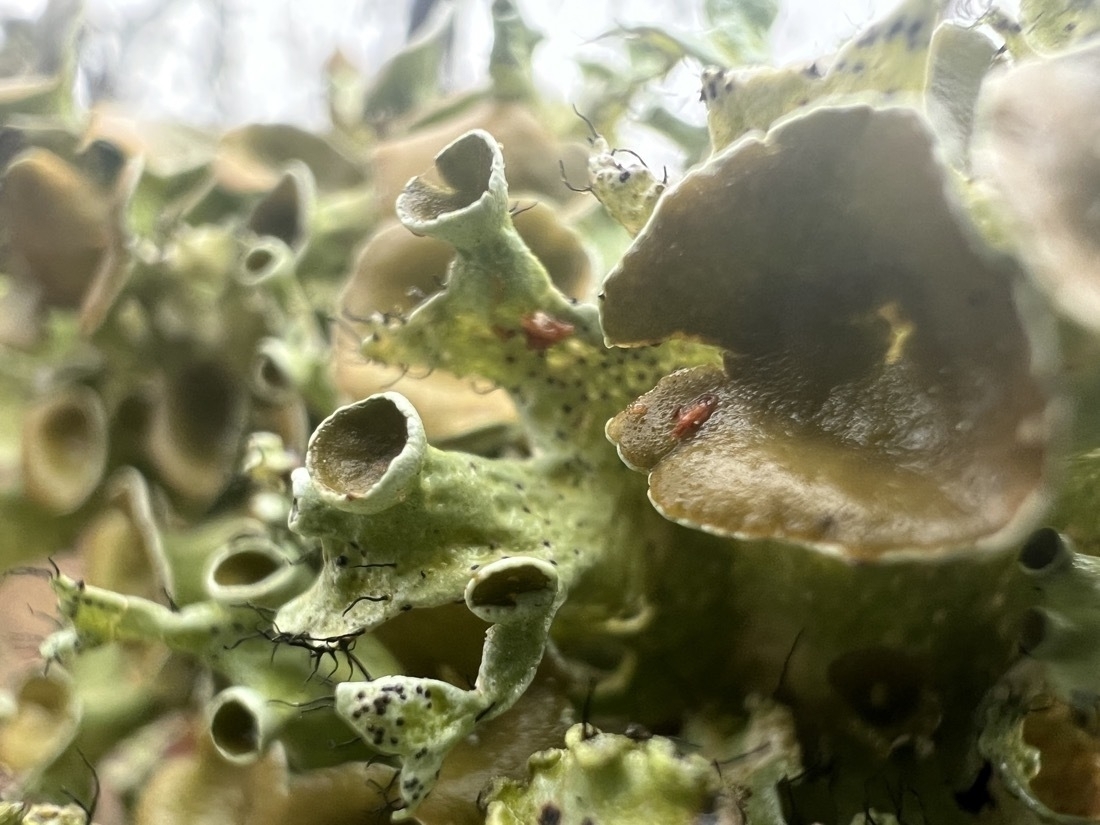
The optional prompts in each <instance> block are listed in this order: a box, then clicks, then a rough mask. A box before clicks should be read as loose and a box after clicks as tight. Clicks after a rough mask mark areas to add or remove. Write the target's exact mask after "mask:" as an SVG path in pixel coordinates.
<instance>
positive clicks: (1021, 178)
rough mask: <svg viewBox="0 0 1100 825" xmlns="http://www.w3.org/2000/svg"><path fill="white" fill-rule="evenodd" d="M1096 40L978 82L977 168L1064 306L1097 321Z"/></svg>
mask: <svg viewBox="0 0 1100 825" xmlns="http://www.w3.org/2000/svg"><path fill="white" fill-rule="evenodd" d="M1098 142H1100V44H1098V43H1095V42H1093V43H1091V44H1086V45H1084V46H1082V47H1080V48H1078V49H1075V50H1073V51H1070V52H1065V53H1061V54H1058V55H1056V56H1053V57H1049V58H1045V59H1039V60H1031V61H1026V62H1023V63H1021V64H1019V65H1018V66H1016V67H1014V68H1012V69H1011V70H1008V71H1005V72H1002V73H1000V74H998V75H996V76H991V77H990V78H989V79H988V81H987V82H986V83H985V84H984V86H983V88H982V94H981V98H980V100H979V112H978V121H977V126H976V134H975V138H974V143H975V146H974V158H973V165H974V171H975V173H976V175H977V176H978V178H979V180H981V181H983V182H985V183H986V184H988V186H990V187H991V188H992V189H993V190H994V191H995V193H996V205H998V206H999V207H1001V208H1002V209H1003V212H1004V213H1005V216H1006V218H1007V220H1008V221H1009V223H1010V226H1011V238H1012V242H1013V243H1014V244H1015V245H1016V246H1017V248H1019V250H1020V254H1021V256H1022V257H1023V259H1024V260H1025V261H1026V262H1027V263H1028V264H1029V265H1030V267H1031V268H1032V271H1033V272H1034V274H1035V277H1036V279H1037V280H1038V282H1039V284H1040V286H1041V287H1042V288H1043V289H1044V290H1045V291H1046V292H1047V293H1048V294H1049V295H1050V296H1051V298H1052V299H1053V301H1054V303H1055V305H1056V306H1057V307H1058V309H1059V310H1060V311H1061V312H1063V313H1065V314H1066V315H1068V316H1069V317H1070V318H1072V319H1073V320H1074V321H1076V322H1077V323H1079V324H1083V325H1085V326H1086V327H1088V328H1089V329H1091V330H1093V331H1096V330H1097V329H1100V154H1098V153H1097V150H1096V147H1097V145H1098Z"/></svg>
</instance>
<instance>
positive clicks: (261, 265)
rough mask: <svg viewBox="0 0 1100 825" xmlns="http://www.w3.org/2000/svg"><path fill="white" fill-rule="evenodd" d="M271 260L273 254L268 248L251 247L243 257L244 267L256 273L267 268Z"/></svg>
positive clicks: (273, 256) (273, 257) (273, 258)
mask: <svg viewBox="0 0 1100 825" xmlns="http://www.w3.org/2000/svg"><path fill="white" fill-rule="evenodd" d="M273 260H275V255H274V253H273V252H272V251H271V250H270V249H253V250H252V251H251V252H249V253H248V254H247V255H246V256H245V258H244V268H245V269H247V270H248V271H249V272H251V273H252V274H253V275H256V274H259V273H261V272H263V271H264V270H265V269H267V268H268V267H269V266H270V265H271V262H272V261H273Z"/></svg>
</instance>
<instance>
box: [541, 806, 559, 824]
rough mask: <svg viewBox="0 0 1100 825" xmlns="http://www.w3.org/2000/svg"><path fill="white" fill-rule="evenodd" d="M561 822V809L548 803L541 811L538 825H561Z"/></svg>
mask: <svg viewBox="0 0 1100 825" xmlns="http://www.w3.org/2000/svg"><path fill="white" fill-rule="evenodd" d="M560 822H561V808H559V807H557V806H556V805H553V804H551V803H550V802H547V803H546V804H545V805H543V806H542V810H541V811H539V821H538V825H559V823H560Z"/></svg>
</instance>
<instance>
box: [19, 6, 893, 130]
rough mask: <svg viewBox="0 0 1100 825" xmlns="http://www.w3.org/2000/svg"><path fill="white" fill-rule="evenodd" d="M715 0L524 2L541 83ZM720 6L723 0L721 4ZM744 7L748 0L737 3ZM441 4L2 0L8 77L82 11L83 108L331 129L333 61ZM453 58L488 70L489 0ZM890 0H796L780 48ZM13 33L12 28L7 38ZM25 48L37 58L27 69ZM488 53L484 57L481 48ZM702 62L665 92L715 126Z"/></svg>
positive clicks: (371, 50) (53, 58)
mask: <svg viewBox="0 0 1100 825" xmlns="http://www.w3.org/2000/svg"><path fill="white" fill-rule="evenodd" d="M704 2H710V0H660V2H656V1H655V0H602V1H597V2H593V0H559V2H554V3H545V2H541V1H540V0H526V1H525V2H520V3H519V6H520V8H521V10H522V13H523V16H524V18H525V19H526V20H527V22H528V24H529V25H531V26H532V27H533V28H534V29H536V30H538V31H540V32H542V33H543V35H544V37H545V39H544V40H543V42H542V44H541V46H540V47H539V49H538V50H537V51H536V54H535V66H534V71H535V77H536V81H537V82H538V83H539V84H540V85H541V86H542V87H543V89H544V90H545V91H546V92H547V94H549V95H550V96H551V97H555V96H556V97H559V98H561V99H563V100H566V101H569V100H571V99H573V98H575V97H576V96H577V94H578V90H579V87H580V85H581V84H582V83H583V77H582V74H581V72H580V70H579V69H578V68H577V63H578V60H579V59H580V60H583V59H590V60H600V61H610V62H611V64H612V65H614V62H615V61H616V60H619V59H622V58H621V56H617V55H616V45H617V44H616V42H615V38H613V37H609V36H608V35H609V33H612V32H614V30H615V29H616V27H617V26H636V25H658V26H661V27H667V28H671V29H675V30H679V31H682V32H684V33H692V34H695V35H698V34H700V33H702V29H703V28H704V26H705V14H704V12H703V6H704ZM719 2H721V0H719ZM733 2H736V0H733ZM441 5H443V3H442V2H440V0H313V1H312V2H308V3H304V2H301V0H84V2H83V3H82V2H81V0H0V22H5V23H7V26H6V29H7V32H8V34H7V39H8V41H11V40H13V39H15V40H24V41H28V42H29V43H31V44H33V47H32V48H31V49H26V48H22V47H21V48H18V49H15V48H12V46H13V45H14V44H12V43H11V42H9V43H7V44H5V48H4V51H3V61H2V62H0V75H4V76H11V75H14V74H19V73H22V72H24V71H26V70H27V69H28V68H31V69H33V70H35V71H38V72H41V73H50V72H51V71H52V70H53V69H54V68H56V65H57V64H58V63H59V61H60V60H61V59H62V57H63V54H64V52H65V50H66V49H68V48H69V46H68V44H67V42H66V38H65V32H66V31H68V30H69V26H68V24H67V21H70V20H72V19H73V18H74V16H75V15H76V14H78V13H79V9H80V7H81V6H83V9H84V11H83V22H82V25H81V29H80V34H79V38H78V46H77V48H78V52H79V66H80V71H79V75H78V95H79V98H80V100H81V102H83V103H84V104H91V103H94V102H98V101H103V100H113V101H118V102H120V103H122V104H124V105H125V106H126V107H128V108H132V109H133V110H135V111H138V112H140V113H141V114H142V116H143V117H145V118H166V119H170V120H179V121H184V122H187V123H191V124H194V125H199V126H212V127H222V128H224V127H232V126H236V125H240V124H243V123H256V122H285V123H291V124H295V125H300V126H304V127H307V128H313V129H324V128H325V126H326V125H327V119H328V109H327V107H326V103H325V79H324V67H325V65H326V62H327V61H328V60H329V59H330V58H331V57H332V56H333V54H335V53H336V52H339V53H340V54H342V55H343V56H344V57H345V58H346V59H347V60H348V61H349V62H351V63H352V64H353V65H354V66H355V67H356V68H358V69H359V70H360V71H361V72H363V73H364V75H365V76H367V77H369V76H370V75H371V74H372V72H374V71H376V70H377V69H378V68H379V67H380V66H382V65H383V64H384V63H385V61H386V60H387V59H388V58H390V57H392V56H393V54H394V53H395V52H397V51H398V50H399V49H400V48H401V46H402V45H404V44H405V43H406V42H407V40H408V38H409V37H410V36H414V35H415V34H416V32H417V30H418V29H419V28H420V27H421V26H423V25H425V22H426V21H429V19H430V18H431V16H432V14H433V12H435V11H437V9H436V8H435V7H438V6H441ZM453 5H454V7H455V18H454V39H453V47H452V49H451V51H450V54H449V59H448V62H449V66H448V68H449V81H450V83H451V84H452V87H453V88H452V90H459V89H463V88H468V87H470V86H474V85H476V84H478V83H479V81H481V80H482V79H483V78H484V75H485V72H486V63H487V61H486V60H485V59H484V57H483V56H485V55H487V54H488V50H489V47H490V44H491V37H492V29H491V22H490V13H489V6H490V3H489V2H488V0H457V2H455V3H453ZM890 5H892V2H891V0H827V1H826V2H822V0H784V1H783V2H781V3H780V6H781V11H780V14H779V17H778V20H777V23H776V25H775V27H774V29H773V32H772V38H771V52H772V54H771V57H772V59H773V60H774V61H775V62H780V63H782V62H787V61H793V60H801V59H811V58H813V57H816V56H819V55H822V54H827V53H828V52H830V51H832V50H833V49H834V48H835V47H836V46H837V45H838V44H839V43H840V42H841V41H843V40H844V39H845V38H846V37H848V36H850V35H851V34H852V33H853V32H855V31H856V30H857V29H858V28H859V27H860V26H862V25H863V24H865V23H867V22H868V21H869V20H870V19H872V18H873V17H874V16H875V14H876V10H877V9H880V8H888V7H889V6H890ZM0 36H3V35H0ZM26 54H34V55H35V60H36V61H37V62H38V65H35V66H32V67H28V66H26V65H20V64H21V63H25V61H26V57H25V55H26ZM479 56H481V57H479ZM700 69H701V65H699V64H698V63H696V64H695V65H685V66H683V67H682V70H681V71H677V72H675V73H673V74H672V75H670V77H669V78H668V81H667V82H666V89H665V91H666V92H667V94H668V95H669V98H670V109H672V108H673V102H674V101H679V103H677V104H675V105H678V106H680V107H681V111H680V112H679V114H680V115H681V116H682V117H683V118H685V119H687V120H693V121H697V122H702V119H703V107H702V106H699V105H697V100H696V94H695V92H696V89H697V83H698V81H697V78H698V73H699V70H700Z"/></svg>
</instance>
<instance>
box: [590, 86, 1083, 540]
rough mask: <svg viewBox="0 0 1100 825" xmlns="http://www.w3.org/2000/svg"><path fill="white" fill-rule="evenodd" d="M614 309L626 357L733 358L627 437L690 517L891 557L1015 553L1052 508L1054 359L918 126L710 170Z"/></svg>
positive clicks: (633, 262)
mask: <svg viewBox="0 0 1100 825" xmlns="http://www.w3.org/2000/svg"><path fill="white" fill-rule="evenodd" d="M602 313H603V324H604V330H605V335H606V337H607V341H608V343H610V344H614V345H620V346H639V345H645V344H652V343H655V342H658V341H661V340H663V339H666V338H668V337H672V336H681V337H689V338H694V339H698V340H701V341H704V342H706V343H709V344H713V345H714V346H716V347H719V348H721V350H722V351H723V367H722V368H718V367H699V368H694V369H689V370H686V371H681V372H678V373H675V374H673V375H670V376H668V377H666V378H665V379H663V380H662V381H661V382H660V383H659V384H658V385H657V386H656V387H655V388H654V389H653V390H652V391H650V392H649V393H647V394H646V395H644V396H642V397H641V398H640V399H638V400H637V401H636V402H635V403H633V404H631V405H630V406H629V407H627V409H625V410H624V411H623V412H621V413H620V414H619V415H617V416H616V417H615V418H614V419H612V421H611V422H610V423H609V425H608V430H607V431H608V435H609V437H610V438H611V439H612V441H614V442H615V443H616V445H617V447H618V450H619V453H620V455H621V456H622V458H623V459H624V461H626V463H627V464H629V465H630V466H632V467H634V468H636V469H639V470H643V471H647V472H649V473H650V498H651V499H652V500H653V502H654V504H655V505H656V507H657V508H658V509H659V510H660V511H661V512H662V513H664V514H665V515H666V516H667V517H669V518H671V519H673V520H675V521H678V522H682V523H685V524H688V525H690V526H695V527H700V528H702V529H704V530H708V531H711V532H715V533H719V534H723V535H731V536H736V537H741V538H779V539H784V540H789V541H795V542H799V543H803V544H808V545H812V546H815V547H818V548H821V549H825V550H829V551H834V552H838V553H840V554H842V555H844V556H846V557H849V558H853V559H873V558H878V557H881V556H883V555H885V554H887V553H902V554H909V555H912V554H927V553H933V554H934V553H943V552H949V551H952V550H958V549H961V548H965V547H974V546H991V547H992V546H1005V545H1006V544H1008V543H1010V542H1011V541H1013V540H1014V539H1015V538H1017V537H1020V536H1022V534H1023V533H1024V532H1025V531H1026V530H1027V529H1028V528H1029V527H1030V526H1032V525H1033V524H1034V520H1035V519H1036V518H1037V517H1038V514H1039V513H1040V512H1041V511H1042V508H1043V507H1045V506H1046V503H1047V489H1048V483H1049V469H1050V468H1049V465H1050V457H1051V452H1052V442H1053V441H1054V440H1055V438H1056V435H1057V432H1058V430H1059V421H1060V418H1061V413H1060V407H1059V404H1058V403H1057V402H1056V401H1055V400H1054V396H1053V393H1052V389H1051V379H1052V375H1053V370H1054V367H1053V357H1052V356H1053V351H1054V348H1055V344H1054V343H1053V341H1052V339H1051V336H1050V333H1049V329H1048V324H1047V322H1046V318H1045V315H1044V313H1043V312H1042V311H1041V310H1040V309H1039V308H1037V307H1036V306H1035V305H1034V303H1033V302H1032V301H1030V300H1029V296H1028V293H1027V289H1026V285H1025V283H1024V280H1023V278H1022V273H1021V271H1020V269H1019V268H1018V266H1017V265H1016V264H1015V262H1014V261H1013V260H1012V259H1010V258H1008V257H1005V256H1004V255H1000V254H998V253H995V252H994V251H993V250H992V249H991V248H990V247H989V246H988V245H987V244H985V243H984V242H983V240H982V239H981V237H980V236H979V234H978V232H977V231H976V230H975V228H974V227H973V226H972V225H971V224H970V222H969V220H968V219H967V218H966V216H965V213H964V211H963V209H962V207H961V205H960V204H959V203H958V202H957V201H956V199H955V198H954V197H953V195H952V193H951V192H950V191H949V190H948V179H947V174H946V172H945V171H944V167H943V165H942V164H941V162H940V161H939V159H938V157H937V155H936V152H935V148H934V139H933V137H932V135H931V132H930V128H929V127H928V125H927V123H926V121H925V120H924V118H923V116H922V115H921V114H919V113H918V112H917V111H916V110H913V109H909V108H905V107H891V108H872V107H870V106H866V105H847V106H835V107H821V108H817V109H814V110H811V111H810V112H808V113H806V114H802V115H799V116H796V117H793V118H791V119H789V120H787V121H785V122H783V123H781V124H779V125H778V126H776V127H774V128H773V129H772V130H771V131H770V132H769V133H768V134H767V135H766V136H764V137H761V136H759V135H758V134H751V135H749V136H747V137H745V138H744V139H742V140H741V141H739V142H738V143H736V144H734V145H732V146H730V147H729V148H728V149H727V150H725V151H723V152H721V153H720V154H718V155H716V156H714V157H713V158H711V160H710V161H708V162H707V163H706V164H705V165H703V166H702V167H700V168H699V169H697V170H695V171H693V172H691V173H690V174H688V175H687V176H686V177H685V178H684V180H683V181H682V182H681V183H680V184H679V185H678V186H676V187H675V188H673V189H672V190H670V191H669V192H668V194H667V195H666V196H665V197H664V198H663V199H662V201H661V202H660V203H659V204H658V206H657V209H656V211H655V212H654V214H653V215H652V217H651V219H650V221H649V223H648V224H647V225H646V227H645V228H644V229H643V231H642V232H641V234H640V235H639V236H638V238H637V239H636V241H635V243H634V244H633V246H632V247H631V248H630V249H629V250H628V252H627V253H626V255H625V256H624V257H623V259H622V261H621V263H620V264H619V265H618V266H617V267H616V268H615V269H614V270H613V271H612V272H611V274H610V275H609V276H608V278H607V281H606V283H605V284H604V293H603V302H602Z"/></svg>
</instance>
